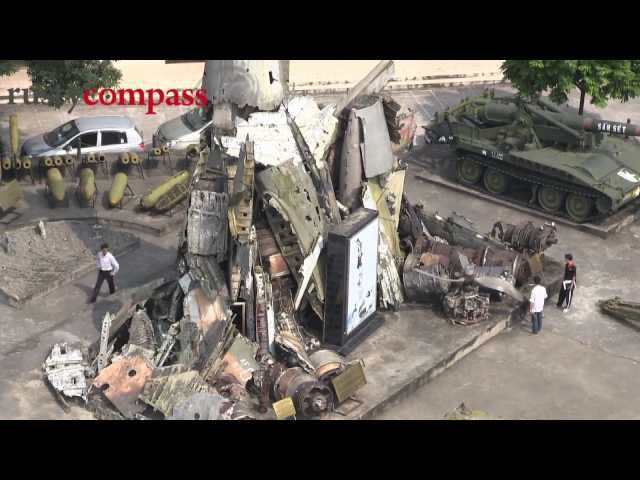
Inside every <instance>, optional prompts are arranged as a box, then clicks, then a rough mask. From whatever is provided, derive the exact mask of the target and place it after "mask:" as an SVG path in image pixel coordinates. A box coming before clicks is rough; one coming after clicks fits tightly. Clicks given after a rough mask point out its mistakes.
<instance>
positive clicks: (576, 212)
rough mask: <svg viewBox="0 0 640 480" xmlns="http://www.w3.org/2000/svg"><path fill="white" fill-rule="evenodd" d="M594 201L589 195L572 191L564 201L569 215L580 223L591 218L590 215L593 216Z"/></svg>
mask: <svg viewBox="0 0 640 480" xmlns="http://www.w3.org/2000/svg"><path fill="white" fill-rule="evenodd" d="M593 203H594V202H593V199H591V198H589V197H583V196H582V195H576V194H575V193H570V194H568V195H567V198H566V199H565V201H564V208H565V211H566V212H567V215H569V218H571V219H572V220H573V221H575V222H578V223H580V222H584V221H585V220H586V219H588V218H589V216H591V212H592V210H593Z"/></svg>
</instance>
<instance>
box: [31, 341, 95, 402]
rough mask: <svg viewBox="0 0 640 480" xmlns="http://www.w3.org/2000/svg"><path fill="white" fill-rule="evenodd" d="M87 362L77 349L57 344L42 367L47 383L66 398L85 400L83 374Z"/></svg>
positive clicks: (85, 389)
mask: <svg viewBox="0 0 640 480" xmlns="http://www.w3.org/2000/svg"><path fill="white" fill-rule="evenodd" d="M87 367H88V365H87V362H86V360H85V358H84V355H83V354H82V351H81V350H80V349H79V348H73V347H69V345H67V344H66V343H57V344H55V345H54V346H53V348H52V349H51V352H50V353H49V356H48V357H47V359H46V360H45V361H44V364H43V365H42V370H43V371H44V374H45V376H46V378H47V381H48V382H49V383H50V384H51V386H52V387H53V388H54V389H55V390H56V391H57V392H60V393H62V394H63V395H64V396H66V397H80V398H82V399H83V400H85V401H86V400H87V383H86V379H85V372H86V370H87Z"/></svg>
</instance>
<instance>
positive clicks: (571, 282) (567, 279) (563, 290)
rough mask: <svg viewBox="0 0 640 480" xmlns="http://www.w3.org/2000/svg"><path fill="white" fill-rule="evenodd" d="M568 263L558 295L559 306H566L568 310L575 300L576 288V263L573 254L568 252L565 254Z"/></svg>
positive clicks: (565, 308) (565, 309) (565, 310)
mask: <svg viewBox="0 0 640 480" xmlns="http://www.w3.org/2000/svg"><path fill="white" fill-rule="evenodd" d="M564 259H565V260H566V261H567V263H566V264H565V266H564V279H563V280H562V286H561V287H560V294H559V295H558V308H564V310H563V311H564V312H565V313H566V312H568V311H569V308H570V307H571V301H572V300H573V290H574V289H575V288H576V264H575V263H573V255H571V254H570V253H567V254H566V255H565V256H564Z"/></svg>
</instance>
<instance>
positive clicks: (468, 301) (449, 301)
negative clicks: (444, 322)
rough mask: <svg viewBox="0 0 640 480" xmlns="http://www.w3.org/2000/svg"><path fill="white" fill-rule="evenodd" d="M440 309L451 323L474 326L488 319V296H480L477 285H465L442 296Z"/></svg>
mask: <svg viewBox="0 0 640 480" xmlns="http://www.w3.org/2000/svg"><path fill="white" fill-rule="evenodd" d="M442 308H443V310H444V313H445V315H446V316H447V318H448V319H449V320H450V321H451V323H454V324H458V325H475V324H477V323H480V322H482V321H485V320H487V319H488V318H489V296H488V295H483V294H481V293H480V289H479V287H478V286H477V285H469V284H465V285H463V286H461V287H458V288H455V289H452V290H450V291H449V292H448V293H447V294H446V295H445V296H444V298H443V300H442Z"/></svg>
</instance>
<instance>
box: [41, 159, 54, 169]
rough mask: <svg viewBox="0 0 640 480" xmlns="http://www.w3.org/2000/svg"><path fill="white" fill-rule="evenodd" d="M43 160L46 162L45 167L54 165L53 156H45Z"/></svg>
mask: <svg viewBox="0 0 640 480" xmlns="http://www.w3.org/2000/svg"><path fill="white" fill-rule="evenodd" d="M41 161H42V162H44V166H45V167H53V158H51V157H44V159H43V160H41Z"/></svg>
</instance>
